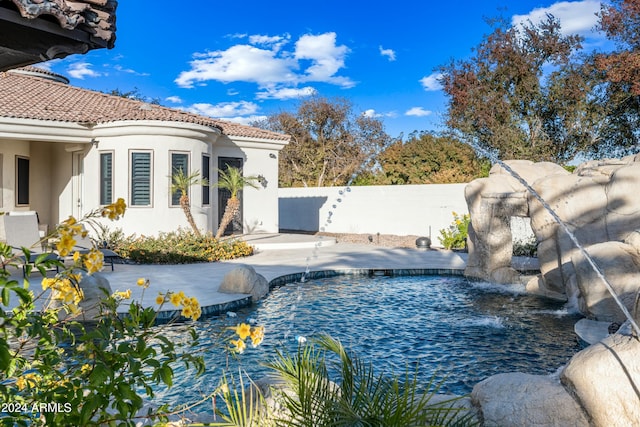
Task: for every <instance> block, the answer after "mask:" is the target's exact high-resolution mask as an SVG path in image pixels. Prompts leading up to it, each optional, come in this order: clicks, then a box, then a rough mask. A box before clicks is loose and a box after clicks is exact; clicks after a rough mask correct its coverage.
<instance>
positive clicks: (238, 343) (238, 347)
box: [229, 339, 247, 353]
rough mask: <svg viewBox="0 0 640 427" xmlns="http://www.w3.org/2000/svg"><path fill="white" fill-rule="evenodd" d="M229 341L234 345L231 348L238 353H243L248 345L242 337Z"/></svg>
mask: <svg viewBox="0 0 640 427" xmlns="http://www.w3.org/2000/svg"><path fill="white" fill-rule="evenodd" d="M229 342H230V343H231V344H232V345H233V347H232V348H231V350H233V351H235V352H236V353H243V352H244V349H245V348H247V345H246V344H245V343H244V341H242V340H241V339H238V340H230V341H229Z"/></svg>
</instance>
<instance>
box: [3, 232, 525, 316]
mask: <svg viewBox="0 0 640 427" xmlns="http://www.w3.org/2000/svg"><path fill="white" fill-rule="evenodd" d="M242 238H243V239H244V240H245V241H247V242H248V243H249V244H251V245H253V246H254V247H255V248H256V252H255V254H254V255H252V256H250V257H245V258H239V259H235V260H230V261H220V262H213V263H198V264H178V265H134V264H115V269H114V271H111V269H110V268H109V267H108V266H105V269H104V270H103V271H102V273H101V274H102V275H103V276H104V277H105V278H106V279H107V280H109V283H110V285H111V288H112V290H113V291H125V290H127V289H131V292H132V299H133V300H136V301H141V302H142V304H143V305H144V306H154V305H155V297H156V296H157V295H158V293H159V292H162V293H166V292H167V291H176V292H177V291H183V292H184V293H185V294H186V295H188V296H193V297H196V298H198V301H199V302H200V305H201V306H202V307H203V312H204V313H212V312H226V311H228V310H233V309H234V308H235V307H238V306H242V305H246V304H247V303H248V296H247V295H246V294H229V293H222V292H219V291H218V289H219V287H220V283H221V282H222V278H223V277H224V275H225V274H227V273H228V272H229V271H231V270H232V269H234V268H236V267H238V265H242V264H244V265H250V266H252V267H253V268H254V269H255V270H256V272H257V273H259V274H261V275H263V276H264V277H265V278H266V279H267V280H268V281H269V282H271V281H273V280H274V279H276V278H278V277H281V276H286V275H291V274H299V273H303V272H305V271H307V270H308V271H326V270H369V269H374V270H399V269H402V270H405V269H406V270H416V269H418V270H462V269H464V267H465V264H466V257H467V254H466V253H462V252H455V251H448V250H438V249H432V250H419V249H414V248H386V247H380V246H376V245H373V244H371V245H366V244H350V243H336V242H335V239H333V238H330V237H326V236H325V237H323V236H314V235H305V234H255V235H246V236H242ZM535 261H537V260H533V261H532V260H531V259H519V260H518V264H519V267H520V268H523V269H527V270H535V269H536V268H537V264H536V262H535ZM14 276H15V278H16V279H17V280H21V279H22V277H21V275H20V276H19V275H18V273H16V274H15V275H14ZM141 277H143V278H145V279H148V280H149V282H150V286H149V288H148V289H146V290H144V295H143V289H142V288H141V287H139V286H137V285H136V281H137V280H138V278H141ZM39 282H40V275H39V273H37V272H36V273H35V274H34V276H33V277H32V280H31V283H32V285H31V286H32V289H34V290H36V292H37V289H38V288H39ZM122 308H123V310H126V309H127V308H126V306H123V307H122ZM164 308H166V309H167V310H168V311H170V312H173V311H174V307H172V306H170V305H165V307H164ZM207 308H209V309H208V310H207ZM166 314H167V315H168V314H169V313H166Z"/></svg>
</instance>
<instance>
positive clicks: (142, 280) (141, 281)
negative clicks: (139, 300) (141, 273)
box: [136, 277, 149, 288]
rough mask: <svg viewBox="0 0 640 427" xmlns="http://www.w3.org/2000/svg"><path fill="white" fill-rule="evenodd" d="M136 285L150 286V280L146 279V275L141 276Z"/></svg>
mask: <svg viewBox="0 0 640 427" xmlns="http://www.w3.org/2000/svg"><path fill="white" fill-rule="evenodd" d="M136 285H138V286H142V287H143V288H148V287H149V281H148V280H147V279H145V278H144V277H141V278H139V279H138V281H137V282H136Z"/></svg>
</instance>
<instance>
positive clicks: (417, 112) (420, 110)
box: [404, 107, 432, 117]
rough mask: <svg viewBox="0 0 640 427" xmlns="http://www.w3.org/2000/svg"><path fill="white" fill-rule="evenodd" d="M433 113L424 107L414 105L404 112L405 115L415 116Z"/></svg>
mask: <svg viewBox="0 0 640 427" xmlns="http://www.w3.org/2000/svg"><path fill="white" fill-rule="evenodd" d="M431 114H432V111H429V110H425V109H424V108H422V107H413V108H410V109H408V110H407V111H406V112H405V113H404V115H405V116H415V117H425V116H430V115H431Z"/></svg>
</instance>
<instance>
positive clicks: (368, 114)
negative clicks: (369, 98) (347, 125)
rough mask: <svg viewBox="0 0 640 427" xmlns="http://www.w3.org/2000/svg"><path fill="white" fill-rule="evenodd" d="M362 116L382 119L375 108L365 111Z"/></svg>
mask: <svg viewBox="0 0 640 427" xmlns="http://www.w3.org/2000/svg"><path fill="white" fill-rule="evenodd" d="M362 115H363V116H365V117H380V116H381V114H378V113H376V110H374V109H373V108H369V109H368V110H365V111H363V112H362Z"/></svg>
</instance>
